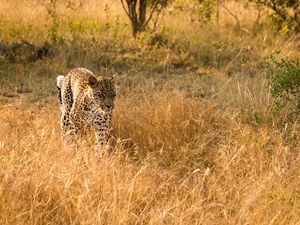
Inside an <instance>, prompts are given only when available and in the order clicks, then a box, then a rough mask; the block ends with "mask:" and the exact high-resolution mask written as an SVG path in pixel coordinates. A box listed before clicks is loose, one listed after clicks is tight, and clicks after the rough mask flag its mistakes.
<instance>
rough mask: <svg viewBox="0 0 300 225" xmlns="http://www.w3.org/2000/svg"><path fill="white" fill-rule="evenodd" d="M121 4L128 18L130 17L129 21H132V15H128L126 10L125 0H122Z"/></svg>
mask: <svg viewBox="0 0 300 225" xmlns="http://www.w3.org/2000/svg"><path fill="white" fill-rule="evenodd" d="M121 3H122V7H123V9H124V11H125V13H126V15H127V16H128V17H129V19H130V18H131V17H130V15H129V13H128V10H127V9H126V7H125V5H124V0H121Z"/></svg>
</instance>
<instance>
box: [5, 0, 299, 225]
mask: <svg viewBox="0 0 300 225" xmlns="http://www.w3.org/2000/svg"><path fill="white" fill-rule="evenodd" d="M59 2H60V4H61V1H59ZM177 2H179V3H180V2H181V3H185V4H186V3H187V1H185V0H184V1H177ZM106 3H109V6H110V7H109V8H106ZM229 6H230V9H231V10H233V12H234V13H236V14H237V15H238V16H240V17H241V18H242V17H244V15H248V17H244V18H246V19H241V25H242V26H243V27H245V28H247V29H251V26H252V24H251V22H249V21H252V22H253V21H255V13H254V11H251V10H249V8H248V9H245V8H244V7H241V4H239V3H230V4H229ZM60 7H61V8H59V11H58V14H59V19H62V21H61V24H59V27H58V33H59V35H61V36H59V35H58V37H62V40H63V42H62V43H59V42H58V43H52V42H51V40H49V39H50V38H49V33H50V29H51V19H50V17H49V15H47V14H46V11H45V7H43V6H41V5H40V4H38V3H37V2H36V1H33V0H32V1H16V0H13V1H2V2H1V3H0V15H1V16H3V17H2V18H3V19H2V21H0V22H1V24H3V26H1V31H2V32H0V33H1V38H2V39H3V41H5V42H8V43H10V42H11V43H15V42H17V43H18V42H19V41H20V39H22V38H24V39H27V40H29V41H32V42H33V43H35V44H37V45H38V44H41V45H42V44H43V43H44V42H47V41H49V42H50V49H51V50H53V51H54V56H53V58H45V59H42V60H38V61H36V62H28V61H26V58H25V59H23V58H21V59H20V60H19V59H18V58H16V59H15V61H14V60H12V61H9V60H6V59H4V58H0V165H1V169H0V224H7V225H11V224H14V225H24V224H64V225H65V224H91V225H92V224H93V225H94V224H153V225H157V224H176V225H177V224H187V225H189V224H208V225H211V224H218V225H219V224H224V225H225V224H226V225H227V224H232V225H233V224H234V225H236V224H241V225H244V224H282V225H288V224H299V221H300V216H299V215H300V212H299V211H300V193H299V185H300V183H299V176H300V173H299V166H298V165H299V163H300V162H299V141H300V140H299V134H300V133H299V124H298V121H292V122H291V121H290V122H289V123H286V121H287V120H286V118H285V116H286V115H285V114H284V111H280V112H279V113H278V112H275V111H274V109H273V106H272V98H271V96H270V92H269V89H268V83H267V81H266V79H265V78H264V77H263V76H262V74H263V70H261V69H260V68H259V65H260V63H261V59H262V58H263V57H264V56H266V55H268V54H270V53H271V52H273V51H274V50H277V49H281V50H282V52H281V55H283V56H299V48H297V39H296V38H295V39H294V38H293V37H292V38H288V39H287V38H285V37H282V36H280V35H274V32H273V31H272V30H270V29H267V28H266V27H263V29H262V30H261V33H259V34H253V35H248V34H245V33H239V32H237V31H236V29H235V28H236V27H234V26H233V25H232V23H234V22H235V21H234V20H233V19H232V17H231V16H230V15H228V14H226V12H225V11H224V10H221V20H220V24H219V26H217V25H216V24H210V25H207V26H201V25H200V24H198V23H196V22H194V23H191V21H190V19H189V18H187V14H186V12H178V11H176V12H175V10H174V9H173V8H172V7H171V8H168V10H167V11H166V15H165V17H164V20H163V21H162V22H161V28H163V27H164V31H163V32H161V36H159V35H158V36H157V37H156V36H155V35H149V34H144V36H143V35H142V36H141V37H139V38H138V39H137V40H133V39H132V38H131V36H129V35H130V28H129V27H128V24H129V23H128V20H127V18H126V17H125V15H124V12H123V11H122V8H121V6H120V4H119V1H117V0H116V1H107V2H106V1H96V0H89V1H85V4H84V6H83V8H81V9H80V10H77V11H72V10H69V9H67V8H66V7H65V6H64V4H62V6H60ZM105 8H106V9H105ZM117 16H119V18H117ZM83 18H89V19H91V21H92V20H93V19H94V20H95V21H96V25H97V26H99V27H98V28H97V32H95V34H90V33H89V31H90V30H89V29H90V28H89V27H88V28H87V29H86V30H84V29H83V31H82V30H81V25H80V22H82V21H88V20H84V19H83ZM247 18H250V19H249V21H247ZM64 19H65V20H64ZM20 21H22V23H21V22H20ZM95 21H94V22H95ZM117 22H118V24H117ZM107 24H108V25H107ZM116 24H117V25H116ZM44 25H47V26H46V27H44ZM107 26H108V27H109V28H107ZM264 26H265V24H264ZM92 30H93V27H92ZM152 38H153V39H154V38H158V41H160V42H159V44H161V46H159V47H157V48H156V47H155V46H153V45H151V44H149V43H151V41H152V40H153V39H152ZM24 51H26V49H25V50H24ZM20 54H22V52H21V53H20ZM76 66H82V67H87V68H89V69H91V70H92V71H95V72H96V73H98V74H105V75H109V74H112V73H113V72H115V71H117V72H118V73H119V78H118V81H117V84H118V97H117V101H116V109H115V111H114V117H113V130H112V141H111V142H112V152H110V153H109V154H106V155H104V156H103V158H101V159H97V158H96V157H95V153H94V146H93V145H94V134H93V133H92V132H88V134H87V136H86V137H85V139H84V141H82V143H80V144H79V145H78V146H77V147H76V148H74V149H64V148H63V145H62V142H61V137H60V128H59V121H60V112H59V107H58V105H57V103H56V100H55V98H54V96H55V91H56V89H55V77H56V74H63V73H66V72H67V71H68V70H69V69H70V68H72V67H76ZM229 72H230V73H229Z"/></svg>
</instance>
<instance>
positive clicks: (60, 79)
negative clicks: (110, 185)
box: [56, 75, 65, 108]
mask: <svg viewBox="0 0 300 225" xmlns="http://www.w3.org/2000/svg"><path fill="white" fill-rule="evenodd" d="M64 78H65V77H64V76H63V75H59V76H57V78H56V87H57V100H58V103H59V105H60V107H61V108H62V98H61V88H62V85H63V81H64Z"/></svg>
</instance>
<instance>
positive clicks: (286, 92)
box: [265, 56, 300, 113]
mask: <svg viewBox="0 0 300 225" xmlns="http://www.w3.org/2000/svg"><path fill="white" fill-rule="evenodd" d="M265 62H266V65H267V77H268V79H269V81H270V86H271V93H272V96H273V97H275V102H276V105H277V106H280V107H285V108H287V109H288V110H291V111H290V112H291V113H299V112H300V64H299V61H298V60H292V59H277V58H276V57H274V56H270V57H268V58H267V59H266V60H265Z"/></svg>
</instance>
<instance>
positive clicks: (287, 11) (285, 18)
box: [255, 0, 300, 33]
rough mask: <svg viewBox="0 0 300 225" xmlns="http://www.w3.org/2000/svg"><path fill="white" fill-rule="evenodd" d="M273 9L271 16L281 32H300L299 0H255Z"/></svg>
mask: <svg viewBox="0 0 300 225" xmlns="http://www.w3.org/2000/svg"><path fill="white" fill-rule="evenodd" d="M255 1H256V3H257V4H259V5H261V6H264V7H267V8H268V9H270V10H271V13H270V14H269V16H270V17H271V19H272V22H273V24H274V26H275V27H276V29H277V30H278V31H279V32H280V33H288V32H290V31H293V32H300V1H299V0H255Z"/></svg>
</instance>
